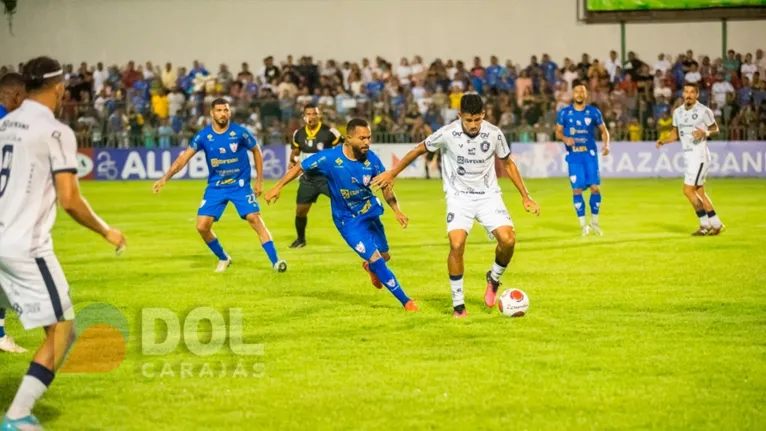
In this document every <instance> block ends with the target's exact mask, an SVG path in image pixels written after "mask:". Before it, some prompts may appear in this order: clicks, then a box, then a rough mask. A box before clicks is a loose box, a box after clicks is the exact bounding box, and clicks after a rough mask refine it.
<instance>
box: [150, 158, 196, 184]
mask: <svg viewBox="0 0 766 431" xmlns="http://www.w3.org/2000/svg"><path fill="white" fill-rule="evenodd" d="M195 153H196V151H195V150H194V149H192V148H187V149H186V151H184V152H183V153H181V155H180V156H178V158H177V159H176V160H175V161H174V162H173V164H172V165H170V168H169V169H168V171H167V172H165V174H164V175H162V178H160V179H159V180H157V182H156V183H154V187H153V190H154V193H159V192H160V190H162V187H163V186H164V185H165V183H166V182H168V181H169V180H170V179H171V178H173V175H175V174H177V173H179V172H180V171H181V169H183V168H184V166H186V164H187V163H189V160H191V158H192V157H194V154H195Z"/></svg>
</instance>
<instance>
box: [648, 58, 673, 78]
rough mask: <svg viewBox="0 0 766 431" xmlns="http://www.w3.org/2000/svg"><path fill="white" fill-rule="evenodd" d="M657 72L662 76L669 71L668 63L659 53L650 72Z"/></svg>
mask: <svg viewBox="0 0 766 431" xmlns="http://www.w3.org/2000/svg"><path fill="white" fill-rule="evenodd" d="M658 70H659V71H661V72H662V74H663V75H664V74H665V72H667V71H668V70H670V61H669V60H668V58H667V57H665V54H662V53H660V54H659V55H658V56H657V61H656V62H655V63H654V67H652V72H654V73H656V72H657V71H658Z"/></svg>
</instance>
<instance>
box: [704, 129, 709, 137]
mask: <svg viewBox="0 0 766 431" xmlns="http://www.w3.org/2000/svg"><path fill="white" fill-rule="evenodd" d="M705 137H706V138H709V137H710V130H705Z"/></svg>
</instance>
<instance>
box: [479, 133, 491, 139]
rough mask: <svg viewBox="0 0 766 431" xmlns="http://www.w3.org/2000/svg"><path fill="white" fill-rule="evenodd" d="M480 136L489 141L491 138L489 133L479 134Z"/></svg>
mask: <svg viewBox="0 0 766 431" xmlns="http://www.w3.org/2000/svg"><path fill="white" fill-rule="evenodd" d="M479 136H480V137H481V139H487V138H489V133H479Z"/></svg>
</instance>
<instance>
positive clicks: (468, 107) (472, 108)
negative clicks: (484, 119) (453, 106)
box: [460, 93, 484, 115]
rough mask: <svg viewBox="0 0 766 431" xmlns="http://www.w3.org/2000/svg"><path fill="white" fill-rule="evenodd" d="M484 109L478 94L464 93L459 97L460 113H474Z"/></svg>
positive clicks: (479, 112)
mask: <svg viewBox="0 0 766 431" xmlns="http://www.w3.org/2000/svg"><path fill="white" fill-rule="evenodd" d="M483 111H484V101H483V100H481V96H479V95H478V94H472V93H471V94H464V95H463V97H461V98H460V113H461V114H469V115H476V114H481V113H482V112H483Z"/></svg>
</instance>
